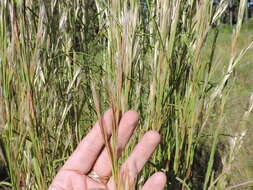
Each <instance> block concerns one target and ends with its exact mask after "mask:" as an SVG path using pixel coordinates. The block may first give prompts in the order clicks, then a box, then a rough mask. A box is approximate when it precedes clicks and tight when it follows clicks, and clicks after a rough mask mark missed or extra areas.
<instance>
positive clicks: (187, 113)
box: [0, 0, 253, 190]
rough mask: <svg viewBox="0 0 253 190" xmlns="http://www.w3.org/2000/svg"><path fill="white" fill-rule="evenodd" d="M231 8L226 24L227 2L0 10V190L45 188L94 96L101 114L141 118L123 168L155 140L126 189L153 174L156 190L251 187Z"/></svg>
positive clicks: (242, 45) (246, 88)
mask: <svg viewBox="0 0 253 190" xmlns="http://www.w3.org/2000/svg"><path fill="white" fill-rule="evenodd" d="M238 7H239V8H238V14H237V24H236V25H234V26H230V27H228V26H224V25H223V24H221V20H222V18H223V17H224V14H225V13H226V11H227V9H228V1H226V0H223V1H221V2H220V3H219V4H218V5H214V4H213V3H212V1H208V0H204V1H200V2H199V1H197V0H184V1H183V0H175V1H173V2H172V1H164V0H153V1H148V0H147V1H137V0H136V1H134V0H133V1H123V0H122V1H116V0H112V1H100V0H96V1H94V0H72V1H57V0H52V1H42V0H41V1H40V0H38V1H32V0H18V1H17V0H16V1H14V0H12V1H7V0H4V1H1V2H0V41H1V46H0V114H1V116H2V117H1V118H0V128H1V134H0V136H1V139H0V140H1V157H2V160H3V162H2V163H3V164H2V165H3V167H2V168H4V169H2V171H1V173H3V174H2V175H1V178H2V179H1V180H2V181H1V182H0V186H1V188H4V189H8V188H11V189H47V187H48V185H49V184H50V182H51V180H52V178H53V176H55V174H56V172H57V169H58V168H59V167H61V166H62V164H63V163H64V161H65V160H66V159H67V158H68V156H69V154H70V153H71V152H72V151H73V150H74V148H75V147H76V145H77V143H78V142H79V141H80V140H81V138H82V137H83V136H84V135H85V134H86V133H87V131H88V130H89V129H90V127H91V126H92V124H93V123H94V121H95V120H97V113H96V110H95V106H94V99H93V96H92V88H93V87H94V88H95V89H96V91H97V92H98V95H99V100H100V103H101V106H102V110H106V109H107V108H108V107H110V106H111V103H110V100H111V99H112V97H114V100H115V102H116V104H115V105H116V108H117V110H121V111H123V112H125V111H126V110H128V109H135V110H137V111H138V112H139V113H140V116H141V121H140V124H139V127H138V130H137V132H136V133H135V135H134V137H133V138H132V140H131V143H130V145H129V146H128V147H127V149H126V151H125V155H124V156H123V159H124V157H125V156H127V155H128V154H129V153H130V152H131V150H132V147H133V146H134V144H135V143H136V142H137V141H138V139H139V137H140V136H142V134H143V133H144V132H145V131H147V130H149V129H153V130H157V131H159V132H160V133H161V135H162V143H161V144H160V147H159V149H158V150H157V152H156V153H155V155H154V156H153V158H152V160H151V161H150V162H149V163H148V164H147V166H146V168H145V169H144V170H143V172H142V174H141V175H140V176H139V181H138V184H137V185H136V186H137V187H139V186H140V185H141V184H142V183H143V182H144V181H145V179H147V177H148V176H150V175H151V174H152V173H153V172H154V171H160V170H162V171H164V172H165V173H166V175H167V178H168V185H167V187H166V188H167V189H205V190H206V189H225V188H228V189H229V188H230V187H233V186H235V185H238V184H239V185H240V184H241V185H243V186H240V187H239V188H240V189H242V188H250V187H249V186H250V184H251V181H250V180H251V179H252V171H253V170H252V159H250V158H249V157H248V155H249V154H250V153H252V150H251V148H250V147H252V145H251V129H250V127H249V126H250V124H252V123H251V122H250V121H251V120H250V113H251V111H252V109H253V106H252V104H253V98H252V96H251V94H252V85H251V84H252V77H251V76H250V75H251V71H252V49H250V48H252V46H253V43H251V41H252V40H253V36H252V32H251V31H250V28H251V29H252V22H249V23H248V24H247V25H245V26H243V28H242V33H241V35H240V32H241V27H242V20H243V17H244V10H245V7H246V1H245V0H241V1H240V2H239V5H238ZM4 170H5V171H4ZM244 182H246V185H245V184H242V183H244ZM230 189H231V188H230Z"/></svg>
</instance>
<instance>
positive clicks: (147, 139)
mask: <svg viewBox="0 0 253 190" xmlns="http://www.w3.org/2000/svg"><path fill="white" fill-rule="evenodd" d="M160 139H161V138H160V135H159V133H157V132H156V131H148V132H147V133H145V134H144V136H143V137H142V139H141V141H140V142H139V143H138V144H137V145H136V147H135V149H134V151H133V152H132V153H131V155H130V156H129V158H128V159H127V160H126V161H125V163H124V164H123V165H122V167H121V175H122V176H123V180H124V178H126V177H127V178H128V179H127V181H130V182H131V181H133V182H134V181H135V178H136V176H137V174H138V173H139V172H140V171H141V169H142V168H143V166H144V165H145V163H146V162H147V161H148V159H149V158H150V157H151V155H152V153H153V152H154V151H155V149H156V147H157V145H158V144H159V142H160ZM108 187H110V188H111V189H114V183H113V179H112V178H111V179H110V181H109V182H108ZM110 188H109V189H110Z"/></svg>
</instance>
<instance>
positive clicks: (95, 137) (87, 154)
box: [49, 110, 166, 190]
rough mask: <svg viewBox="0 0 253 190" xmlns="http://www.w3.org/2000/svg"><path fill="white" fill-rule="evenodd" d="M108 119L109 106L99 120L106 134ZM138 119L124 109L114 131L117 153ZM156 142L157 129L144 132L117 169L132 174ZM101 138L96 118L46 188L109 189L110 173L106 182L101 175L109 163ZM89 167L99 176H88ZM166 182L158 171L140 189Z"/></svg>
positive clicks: (109, 115)
mask: <svg viewBox="0 0 253 190" xmlns="http://www.w3.org/2000/svg"><path fill="white" fill-rule="evenodd" d="M111 119H112V112H111V110H109V111H107V112H106V113H105V114H104V116H103V119H102V120H103V123H104V126H105V127H106V129H107V132H108V135H110V127H109V126H111ZM137 122H138V114H137V113H136V112H134V111H128V112H127V113H125V114H124V115H123V117H122V119H121V122H120V126H119V132H118V136H119V138H118V147H117V148H118V152H119V155H120V153H121V152H122V150H123V149H124V147H125V145H126V144H127V142H128V140H129V138H130V137H131V135H132V133H133V131H134V129H135V126H136V125H137ZM159 142H160V136H159V134H158V133H157V132H154V131H149V132H147V133H146V134H145V135H144V137H143V138H142V139H141V141H140V142H139V143H138V145H137V146H136V147H135V149H134V151H133V152H132V154H131V155H130V156H129V158H128V159H127V160H126V161H125V163H124V164H123V166H122V168H121V171H124V172H125V171H128V172H129V171H130V173H129V175H128V176H130V177H131V178H132V179H131V180H133V178H134V177H135V176H136V175H137V174H138V173H139V172H140V170H141V169H142V168H143V166H144V164H145V163H146V162H147V160H148V159H149V158H150V156H151V155H152V153H153V152H154V150H155V148H156V146H157V145H158V143H159ZM103 144H104V143H103V138H102V135H101V133H100V128H99V124H98V122H97V123H96V124H95V126H94V127H93V129H92V130H91V131H90V132H89V134H88V135H87V136H86V137H85V138H84V139H83V140H82V141H81V143H80V144H79V145H78V147H77V149H76V150H75V151H74V153H73V154H72V155H71V157H70V158H69V159H68V161H67V162H66V163H65V164H64V166H63V167H62V169H61V170H60V171H59V173H58V174H57V176H56V177H55V179H54V180H53V183H52V185H51V186H50V187H49V190H89V189H90V190H92V189H93V190H95V189H97V190H98V189H103V190H113V189H114V182H113V180H112V177H110V179H109V181H108V182H107V183H106V182H104V181H103V180H102V179H103V178H105V177H106V176H111V165H110V161H109V157H108V154H107V151H106V149H105V148H103ZM90 171H94V172H95V173H96V174H97V176H100V179H97V178H95V177H94V176H93V177H89V176H91V175H90ZM165 183H166V179H165V176H164V174H162V173H160V172H158V173H156V174H154V175H153V176H151V177H150V178H149V180H148V181H147V182H146V183H145V184H144V186H143V188H142V190H151V189H154V188H155V189H157V190H161V189H163V187H164V185H165Z"/></svg>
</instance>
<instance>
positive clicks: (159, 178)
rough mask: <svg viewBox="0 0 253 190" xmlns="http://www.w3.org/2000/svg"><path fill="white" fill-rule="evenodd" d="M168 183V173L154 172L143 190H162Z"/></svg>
mask: <svg viewBox="0 0 253 190" xmlns="http://www.w3.org/2000/svg"><path fill="white" fill-rule="evenodd" d="M165 184H166V175H165V174H164V173H162V172H157V173H155V174H153V175H152V176H151V177H150V178H149V179H148V181H146V183H145V184H144V186H143V187H142V189H141V190H153V189H155V190H162V189H163V188H164V187H165Z"/></svg>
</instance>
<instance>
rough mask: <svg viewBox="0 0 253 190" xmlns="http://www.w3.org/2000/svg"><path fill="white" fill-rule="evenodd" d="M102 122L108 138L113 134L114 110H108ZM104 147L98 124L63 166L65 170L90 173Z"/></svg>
mask: <svg viewBox="0 0 253 190" xmlns="http://www.w3.org/2000/svg"><path fill="white" fill-rule="evenodd" d="M102 122H103V125H104V127H105V128H106V131H107V134H108V137H109V135H110V133H111V123H112V110H111V109H110V110H108V111H106V112H105V114H104V115H103V117H102ZM103 145H104V139H103V137H102V133H101V130H100V126H99V122H97V123H96V124H95V125H94V127H93V128H92V129H91V131H90V132H89V133H88V135H87V136H86V137H85V138H84V139H83V140H82V141H81V142H80V143H79V145H78V146H77V148H76V150H75V151H74V152H73V153H72V155H71V156H70V158H69V159H68V160H67V162H66V163H65V164H64V166H63V168H62V169H63V170H73V171H76V172H78V173H81V174H86V173H88V172H89V171H90V169H91V167H92V166H93V164H94V162H95V160H96V159H97V157H98V155H99V153H100V152H101V149H102V147H103Z"/></svg>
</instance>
